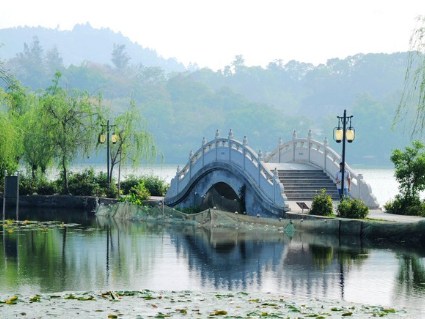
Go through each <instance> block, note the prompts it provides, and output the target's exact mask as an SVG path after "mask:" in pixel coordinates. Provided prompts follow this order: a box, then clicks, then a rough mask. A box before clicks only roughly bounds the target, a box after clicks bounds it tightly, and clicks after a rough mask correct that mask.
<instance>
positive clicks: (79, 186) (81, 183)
mask: <svg viewBox="0 0 425 319" xmlns="http://www.w3.org/2000/svg"><path fill="white" fill-rule="evenodd" d="M68 187H69V191H70V193H71V194H72V195H77V196H78V195H79V196H107V197H110V198H114V197H116V196H117V193H118V191H117V187H116V185H115V184H114V183H111V185H110V186H109V187H108V178H107V176H106V174H105V173H103V172H100V173H99V174H98V175H96V174H95V173H94V170H93V168H88V169H85V170H84V171H82V172H80V173H72V174H69V180H68Z"/></svg>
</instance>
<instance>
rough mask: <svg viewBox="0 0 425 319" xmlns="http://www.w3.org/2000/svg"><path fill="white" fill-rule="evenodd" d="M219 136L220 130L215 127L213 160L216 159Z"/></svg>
mask: <svg viewBox="0 0 425 319" xmlns="http://www.w3.org/2000/svg"><path fill="white" fill-rule="evenodd" d="M219 137H220V132H219V130H218V129H217V130H216V131H215V160H216V161H217V160H218V138H219Z"/></svg>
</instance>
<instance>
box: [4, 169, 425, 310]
mask: <svg viewBox="0 0 425 319" xmlns="http://www.w3.org/2000/svg"><path fill="white" fill-rule="evenodd" d="M175 169H176V167H174V166H166V167H160V169H158V167H157V168H151V169H148V170H146V169H145V170H143V171H141V172H142V173H144V174H146V173H147V174H154V175H160V176H162V177H163V178H164V179H165V180H170V179H171V177H173V175H174V173H175ZM356 171H357V172H358V173H362V174H363V175H364V178H365V179H366V181H368V182H369V184H370V185H371V186H372V189H373V192H374V194H375V196H376V197H377V199H378V201H379V203H380V204H381V205H383V204H384V203H385V202H386V201H388V200H390V199H391V198H392V197H393V196H395V194H397V183H396V181H395V179H394V176H393V170H392V169H381V170H376V169H373V170H371V169H356ZM131 173H140V172H128V174H131ZM34 213H37V214H36V215H35V216H37V217H35V218H31V217H28V216H24V215H22V218H21V219H24V218H28V219H38V220H40V219H46V220H53V219H61V220H64V221H65V222H67V223H69V222H76V223H78V224H80V225H81V226H79V227H76V228H72V227H69V228H57V229H49V230H37V231H36V230H34V231H16V232H13V233H0V237H1V240H0V292H1V293H5V294H7V293H10V294H12V293H23V294H35V293H50V292H59V291H72V290H118V289H125V290H140V289H146V288H148V289H155V290H161V289H165V290H185V289H189V290H200V291H216V290H230V291H241V290H247V291H262V292H279V293H285V294H293V295H296V296H304V297H317V298H320V299H333V300H346V301H352V302H359V303H367V304H381V305H384V306H392V307H397V308H399V307H407V308H409V309H410V310H411V311H412V312H413V313H415V314H417V317H418V318H419V317H425V305H424V303H423V300H424V298H425V249H424V248H406V247H394V246H391V245H389V244H385V243H381V244H380V245H378V246H377V245H372V244H368V243H365V242H359V241H358V240H357V239H355V238H342V239H341V240H340V239H338V238H333V237H325V236H312V235H309V234H303V233H295V235H294V236H293V237H288V236H286V235H283V234H278V233H268V234H264V233H261V234H260V233H256V232H252V233H238V232H236V231H229V230H227V231H219V230H217V229H215V230H213V231H208V230H202V229H198V228H193V227H171V226H162V225H158V224H146V223H130V222H121V223H118V222H116V221H110V220H105V219H92V218H89V217H87V216H85V215H84V214H83V215H82V214H78V216H79V218H78V219H76V220H75V219H72V218H70V217H69V216H70V215H69V214H68V213H67V212H62V213H63V214H59V216H60V217H58V212H46V211H41V213H43V214H42V215H40V212H35V211H30V214H33V215H34ZM59 213H60V212H59Z"/></svg>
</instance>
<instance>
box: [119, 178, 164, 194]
mask: <svg viewBox="0 0 425 319" xmlns="http://www.w3.org/2000/svg"><path fill="white" fill-rule="evenodd" d="M141 182H143V184H144V185H145V187H146V188H147V190H148V191H149V193H150V194H151V195H152V196H164V195H165V193H166V192H167V188H168V185H167V184H166V183H165V182H164V181H163V180H162V179H160V178H159V177H157V176H142V177H136V176H134V175H130V176H129V177H127V179H126V180H124V181H122V182H121V185H120V188H121V191H122V193H123V194H124V195H127V194H129V193H130V190H131V188H133V187H135V186H137V185H138V184H139V183H141Z"/></svg>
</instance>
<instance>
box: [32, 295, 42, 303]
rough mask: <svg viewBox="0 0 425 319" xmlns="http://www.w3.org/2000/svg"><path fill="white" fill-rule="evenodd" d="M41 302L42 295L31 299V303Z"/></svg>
mask: <svg viewBox="0 0 425 319" xmlns="http://www.w3.org/2000/svg"><path fill="white" fill-rule="evenodd" d="M40 300H41V296H40V295H35V296H32V297H31V298H30V302H40Z"/></svg>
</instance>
